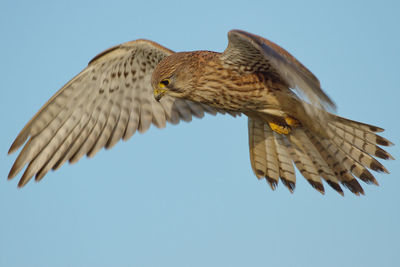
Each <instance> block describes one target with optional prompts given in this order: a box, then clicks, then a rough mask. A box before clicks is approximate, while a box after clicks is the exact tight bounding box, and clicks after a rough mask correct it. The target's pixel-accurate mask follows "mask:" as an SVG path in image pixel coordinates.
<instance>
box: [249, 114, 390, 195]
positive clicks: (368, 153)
mask: <svg viewBox="0 0 400 267" xmlns="http://www.w3.org/2000/svg"><path fill="white" fill-rule="evenodd" d="M332 116H333V117H332V118H333V119H332V120H331V121H330V122H329V123H328V127H327V129H326V132H327V134H328V137H321V136H319V135H318V134H314V133H313V132H312V131H311V130H309V129H307V128H305V127H302V126H299V127H295V128H293V129H292V131H291V132H290V134H288V135H282V134H278V133H276V132H274V131H272V130H271V128H270V127H269V125H268V123H266V122H265V121H263V120H260V119H255V118H249V122H248V126H249V146H250V161H251V166H252V168H253V171H254V173H255V175H256V176H257V177H258V178H259V179H262V178H266V180H267V182H268V183H269V185H270V186H271V188H272V189H275V188H276V186H277V184H278V181H279V179H280V180H281V181H282V183H283V184H284V185H285V186H287V187H288V189H289V190H290V192H293V190H294V188H295V184H296V177H295V172H294V167H293V163H294V165H295V166H296V167H297V169H298V170H299V171H300V173H301V174H302V175H303V176H304V177H305V178H306V179H307V181H308V182H309V183H310V184H311V185H312V186H313V187H314V188H315V189H316V190H318V191H319V192H321V193H322V194H323V193H324V192H325V190H324V185H323V182H322V180H324V181H325V182H326V183H327V184H328V185H330V186H331V187H332V188H333V189H334V190H335V191H337V192H338V193H339V194H341V195H343V190H342V188H341V186H340V184H341V185H343V186H345V187H346V188H348V189H349V190H350V191H351V192H353V193H354V194H356V195H359V194H364V190H363V188H362V187H361V185H360V184H359V182H358V181H357V179H356V178H358V179H360V180H362V181H363V182H366V183H373V184H376V185H377V184H378V182H377V181H376V179H375V177H374V176H373V175H372V174H371V172H370V171H369V169H370V170H374V171H377V172H386V173H388V171H387V170H386V168H385V167H384V166H383V165H382V164H381V163H380V162H379V161H377V160H376V159H375V157H376V158H381V159H393V157H392V156H391V155H390V154H389V153H388V152H386V151H385V150H383V149H382V148H380V147H379V146H378V145H380V146H390V145H392V143H391V142H390V141H388V140H387V139H385V138H383V137H381V136H379V135H377V134H376V133H377V132H382V131H383V129H381V128H378V127H375V126H372V125H368V124H363V123H359V122H356V121H351V120H348V119H345V118H341V117H337V116H334V115H332Z"/></svg>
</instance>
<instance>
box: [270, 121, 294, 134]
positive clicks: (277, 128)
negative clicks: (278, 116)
mask: <svg viewBox="0 0 400 267" xmlns="http://www.w3.org/2000/svg"><path fill="white" fill-rule="evenodd" d="M268 124H269V127H271V130H272V131H274V132H277V133H278V134H289V133H290V130H291V129H290V127H289V126H285V125H281V124H277V123H274V122H268Z"/></svg>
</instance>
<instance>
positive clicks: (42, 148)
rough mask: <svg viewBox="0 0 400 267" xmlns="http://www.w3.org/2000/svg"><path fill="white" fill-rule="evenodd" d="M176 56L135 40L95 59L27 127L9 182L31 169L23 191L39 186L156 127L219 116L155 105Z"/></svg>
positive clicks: (177, 102) (184, 104)
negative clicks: (163, 73)
mask: <svg viewBox="0 0 400 267" xmlns="http://www.w3.org/2000/svg"><path fill="white" fill-rule="evenodd" d="M172 53H174V52H173V51H171V50H169V49H167V48H165V47H163V46H161V45H159V44H157V43H154V42H151V41H147V40H136V41H132V42H127V43H123V44H121V45H118V46H115V47H112V48H110V49H108V50H106V51H104V52H102V53H100V54H99V55H98V56H96V57H95V58H93V59H92V60H91V61H90V62H89V65H88V66H87V67H86V68H85V69H84V70H83V71H82V72H81V73H79V74H78V75H77V76H76V77H75V78H73V79H72V80H71V81H70V82H68V83H67V84H66V85H65V86H64V87H63V88H61V89H60V90H59V91H58V92H57V93H56V94H55V95H54V96H53V97H52V98H51V99H50V100H49V101H48V102H47V103H46V104H45V105H44V106H43V107H42V108H41V109H40V110H39V112H38V113H37V114H36V115H35V116H34V117H33V118H32V119H31V120H30V121H29V122H28V123H27V124H26V126H25V127H24V128H23V129H22V131H21V132H20V133H19V135H18V136H17V138H16V139H15V141H14V143H13V144H12V145H11V148H10V150H9V153H12V152H14V151H16V150H17V149H18V148H19V147H21V146H22V145H23V144H24V143H25V141H26V140H27V139H28V138H29V140H28V142H27V143H26V144H25V146H24V147H23V149H22V151H21V152H20V154H19V155H18V157H17V159H16V161H15V163H14V165H13V167H12V168H11V171H10V173H9V176H8V178H9V179H11V178H13V177H15V176H16V175H17V174H18V173H19V172H20V171H21V170H22V169H23V168H24V166H25V165H26V164H27V163H28V167H27V168H26V170H25V172H24V174H23V175H22V178H21V180H20V181H19V184H18V186H20V187H22V186H24V185H25V184H26V183H27V182H28V181H29V180H30V179H31V178H32V177H33V176H34V175H35V176H36V180H40V179H41V178H43V176H44V175H45V174H46V173H47V172H48V171H49V170H50V169H57V168H59V167H60V166H61V165H62V164H63V163H65V162H66V161H70V162H76V161H78V160H79V159H80V158H81V157H82V156H83V155H85V154H87V155H88V156H89V157H92V156H94V155H95V154H96V153H97V152H98V151H99V150H100V149H101V148H102V147H106V148H111V147H112V146H113V145H115V144H116V143H117V142H118V141H119V140H120V139H121V138H122V139H123V140H127V139H129V138H130V137H131V136H132V135H133V134H134V133H135V132H136V130H137V131H139V132H141V133H143V132H145V131H146V130H147V129H149V127H150V125H151V124H154V125H155V126H156V127H158V128H163V127H165V124H166V122H167V121H168V122H170V123H173V124H176V123H178V122H179V121H180V120H181V119H182V120H184V121H190V120H191V119H192V116H195V117H199V118H201V117H203V116H204V112H205V111H206V112H209V113H212V114H215V113H216V111H214V110H212V109H211V108H209V107H206V106H203V105H201V104H197V103H193V102H190V101H185V100H181V99H175V98H171V97H169V96H165V97H164V98H163V99H162V100H161V101H160V102H157V101H155V99H154V96H153V90H152V88H151V83H150V80H151V74H152V72H153V70H154V68H155V67H156V65H157V64H158V62H160V61H161V60H162V59H163V58H164V57H166V56H168V55H171V54H172Z"/></svg>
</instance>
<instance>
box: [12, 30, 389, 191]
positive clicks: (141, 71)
mask: <svg viewBox="0 0 400 267" xmlns="http://www.w3.org/2000/svg"><path fill="white" fill-rule="evenodd" d="M228 39H229V43H228V47H227V48H226V49H225V51H224V52H222V53H218V52H211V51H194V52H179V53H174V52H173V51H171V50H169V49H167V48H165V47H163V46H161V45H159V44H157V43H155V42H152V41H148V40H136V41H131V42H127V43H123V44H120V45H117V46H115V47H112V48H110V49H108V50H105V51H104V52H102V53H100V54H99V55H97V56H96V57H95V58H93V59H92V60H91V61H90V62H89V64H88V66H87V67H86V68H85V69H84V70H83V71H82V72H81V73H79V74H78V75H77V76H76V77H75V78H73V79H72V80H71V81H69V82H68V83H67V84H66V85H64V87H62V88H61V89H60V90H59V91H58V92H57V93H56V94H55V95H54V96H53V97H52V98H51V99H50V100H49V101H48V102H47V103H46V104H45V105H44V106H43V107H42V108H41V109H40V110H39V111H38V113H37V114H36V115H35V116H34V117H33V118H32V119H31V120H30V121H29V122H28V123H27V124H26V125H25V127H24V128H23V129H22V131H21V132H20V133H19V135H18V136H17V138H16V139H15V141H14V143H13V144H12V145H11V148H10V150H9V153H12V152H14V151H16V150H17V149H18V148H19V147H21V146H23V145H24V144H25V145H24V147H23V149H22V151H21V152H20V154H19V155H18V157H17V159H16V160H15V163H14V165H13V166H12V168H11V171H10V173H9V176H8V178H9V179H12V178H13V177H15V176H16V175H17V173H19V172H20V171H21V170H22V169H23V168H24V166H25V165H26V164H28V167H27V168H26V170H25V172H24V173H23V175H22V177H21V179H20V181H19V183H18V186H19V187H22V186H24V185H25V184H26V183H27V182H28V181H29V180H30V179H31V178H32V177H33V176H35V179H36V180H37V181H39V180H41V179H42V178H43V177H44V176H45V175H46V173H47V172H48V171H49V170H50V169H53V170H56V169H58V168H59V167H60V166H61V165H63V164H64V163H65V162H66V161H69V162H71V163H74V162H77V161H78V160H79V159H80V158H81V157H82V156H83V155H85V154H86V155H87V156H89V157H92V156H94V155H95V154H96V153H97V152H98V151H99V150H100V149H101V148H102V147H106V148H111V147H113V146H114V145H115V144H116V143H117V142H118V141H119V140H120V139H123V140H127V139H129V138H130V137H131V136H132V135H133V134H134V133H135V132H136V131H139V132H140V133H144V132H145V131H146V130H148V129H149V127H150V125H151V124H154V125H155V126H156V127H158V128H163V127H165V125H166V122H169V123H172V124H177V123H179V121H180V120H184V121H190V120H191V119H192V117H193V116H194V117H198V118H202V117H203V116H204V113H210V114H213V115H214V114H216V113H223V114H224V113H228V114H230V115H232V116H236V115H240V114H244V115H246V116H247V117H248V129H249V147H250V161H251V166H252V169H253V171H254V173H255V175H256V176H257V178H259V179H262V178H265V179H266V181H267V182H268V183H269V185H270V186H271V188H272V189H275V187H276V186H277V184H278V181H279V179H280V180H281V181H282V183H283V184H284V185H285V186H287V188H288V189H289V190H290V192H293V190H294V188H295V183H296V177H295V170H294V165H295V166H296V167H297V169H298V170H299V171H300V173H301V174H302V175H303V176H304V177H305V178H306V179H307V181H308V182H309V183H310V184H311V185H312V186H313V187H314V188H315V189H317V190H318V191H319V192H321V193H324V186H323V182H322V180H325V181H326V183H327V184H329V185H330V186H331V187H332V188H333V189H334V190H336V191H337V192H338V193H340V194H341V195H343V191H342V188H341V187H340V184H342V185H344V186H345V187H347V188H348V189H349V190H350V191H351V192H353V193H354V194H357V195H359V194H360V193H361V194H363V193H364V191H363V189H362V187H361V186H360V184H359V183H358V181H357V179H356V178H359V179H360V180H362V181H364V182H366V183H374V184H378V183H377V181H376V180H375V178H374V176H373V175H372V174H371V173H370V171H369V170H368V169H371V170H374V171H378V172H386V173H387V172H388V171H387V170H386V169H385V167H384V166H383V165H382V164H381V163H379V162H378V161H377V160H376V159H375V157H377V158H381V159H393V158H392V156H391V155H390V154H389V153H387V152H386V151H384V150H383V149H382V148H380V147H379V146H378V145H381V146H389V145H392V143H391V142H390V141H388V140H386V139H385V138H383V137H381V136H379V135H377V134H376V133H377V132H382V131H383V129H381V128H379V127H376V126H372V125H368V124H364V123H361V122H356V121H352V120H349V119H345V118H342V117H338V116H336V115H334V114H333V113H331V112H333V111H334V109H335V104H334V103H333V101H332V100H331V99H330V98H329V97H328V96H327V95H326V94H325V93H324V91H323V90H322V89H321V86H320V83H319V81H318V79H317V78H316V77H315V76H314V75H313V74H312V73H311V72H310V71H309V70H308V69H307V68H306V67H304V66H303V65H302V64H301V63H300V62H299V61H297V60H296V59H295V58H294V57H293V56H292V55H291V54H289V53H288V52H287V51H285V50H284V49H283V48H281V47H279V46H278V45H276V44H275V43H273V42H271V41H269V40H267V39H265V38H262V37H260V36H257V35H254V34H251V33H247V32H245V31H240V30H232V31H230V32H229V33H228ZM27 139H28V142H26V143H25V141H26V140H27ZM293 163H294V165H293Z"/></svg>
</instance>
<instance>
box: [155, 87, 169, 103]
mask: <svg viewBox="0 0 400 267" xmlns="http://www.w3.org/2000/svg"><path fill="white" fill-rule="evenodd" d="M166 92H167V90H166V89H154V91H153V94H154V98H155V99H156V100H157V101H158V102H160V99H161V97H163V96H164V95H165V93H166Z"/></svg>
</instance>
